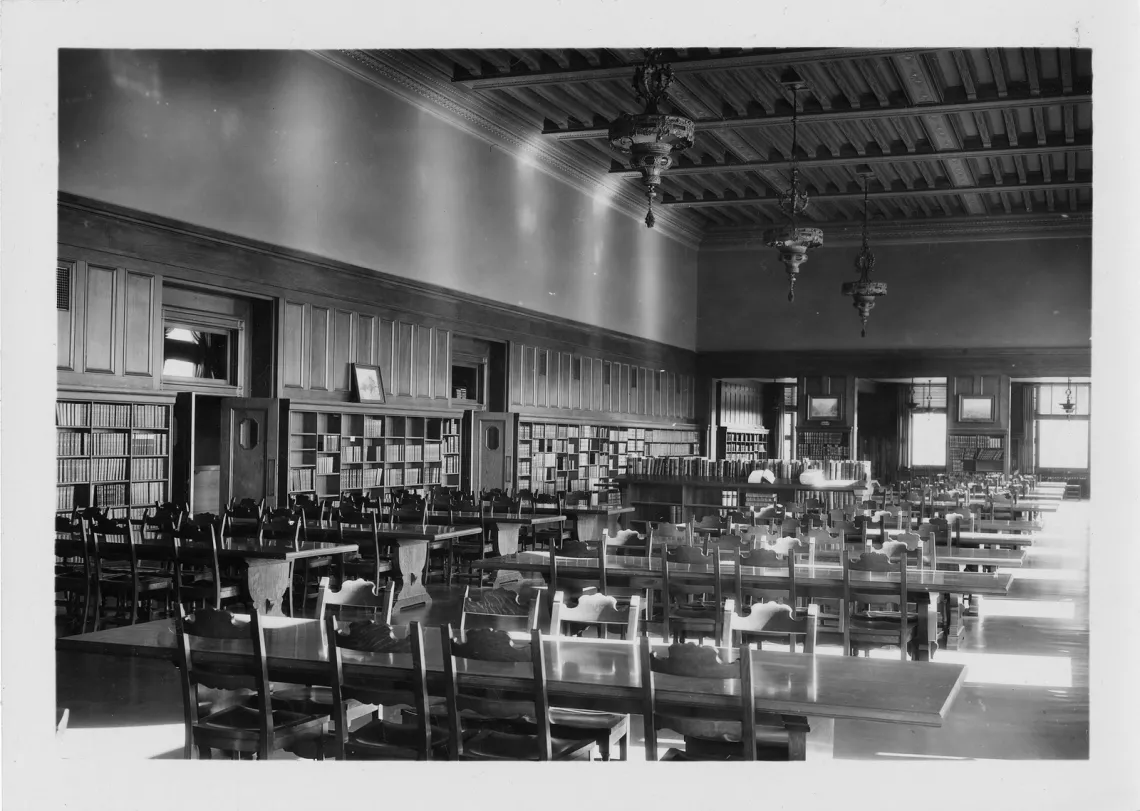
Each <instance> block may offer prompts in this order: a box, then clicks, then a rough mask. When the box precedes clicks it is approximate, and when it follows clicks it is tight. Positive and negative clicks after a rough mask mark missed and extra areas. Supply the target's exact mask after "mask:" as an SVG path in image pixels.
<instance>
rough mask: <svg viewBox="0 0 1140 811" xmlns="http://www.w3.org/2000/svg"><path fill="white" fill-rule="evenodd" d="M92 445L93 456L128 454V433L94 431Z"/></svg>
mask: <svg viewBox="0 0 1140 811" xmlns="http://www.w3.org/2000/svg"><path fill="white" fill-rule="evenodd" d="M90 447H91V455H92V456H126V455H127V435H126V434H117V433H114V432H113V431H93V432H92V433H91V444H90Z"/></svg>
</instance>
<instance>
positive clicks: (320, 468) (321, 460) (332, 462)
mask: <svg viewBox="0 0 1140 811" xmlns="http://www.w3.org/2000/svg"><path fill="white" fill-rule="evenodd" d="M336 472H337V470H336V457H335V456H318V457H317V475H318V476H325V475H328V474H329V473H336Z"/></svg>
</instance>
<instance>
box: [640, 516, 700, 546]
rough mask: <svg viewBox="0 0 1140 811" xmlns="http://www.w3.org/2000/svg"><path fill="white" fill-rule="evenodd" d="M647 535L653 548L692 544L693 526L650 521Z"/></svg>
mask: <svg viewBox="0 0 1140 811" xmlns="http://www.w3.org/2000/svg"><path fill="white" fill-rule="evenodd" d="M648 537H649V541H650V544H651V546H652V547H653V548H654V549H665V548H666V547H669V546H678V545H681V546H692V545H693V527H692V525H691V524H668V523H664V522H662V523H650V524H649V531H648Z"/></svg>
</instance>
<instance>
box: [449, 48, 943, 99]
mask: <svg viewBox="0 0 1140 811" xmlns="http://www.w3.org/2000/svg"><path fill="white" fill-rule="evenodd" d="M933 50H937V49H923V50H921V51H916V50H915V49H914V48H813V49H808V50H803V51H788V52H777V53H763V54H736V55H733V56H718V57H715V58H712V59H675V60H672V61H671V62H670V63H669V64H670V65H672V67H673V72H674V73H676V74H677V75H684V74H686V73H697V72H700V71H707V70H728V69H730V68H755V67H772V68H779V69H782V68H785V67H787V66H789V65H803V64H815V63H819V62H840V61H846V60H849V59H857V58H865V57H878V56H890V55H891V54H896V53H923V52H927V51H933ZM639 58H640V57H639ZM632 68H633V65H616V66H611V67H605V68H581V69H578V70H551V71H545V72H543V73H520V74H517V75H507V76H501V75H491V76H468V77H465V78H461V79H454V80H453V81H454V82H455V83H456V84H460V85H463V86H464V87H467V88H469V89H471V90H496V89H499V88H503V87H519V86H526V85H536V84H559V83H562V82H596V81H599V80H601V79H628V78H629V77H630V76H631V75H632V74H631V70H632Z"/></svg>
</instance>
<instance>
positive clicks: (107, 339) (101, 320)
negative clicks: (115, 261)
mask: <svg viewBox="0 0 1140 811" xmlns="http://www.w3.org/2000/svg"><path fill="white" fill-rule="evenodd" d="M116 276H117V272H116V271H115V269H114V268H104V267H98V266H97V265H88V266H87V284H86V286H85V289H84V296H83V299H84V301H83V304H84V307H83V315H84V318H83V322H84V329H83V371H85V372H108V373H112V374H113V373H114V372H115V310H116V306H115V305H116V298H117V296H116V292H117V291H116V289H115V288H116V284H115V281H116Z"/></svg>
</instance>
